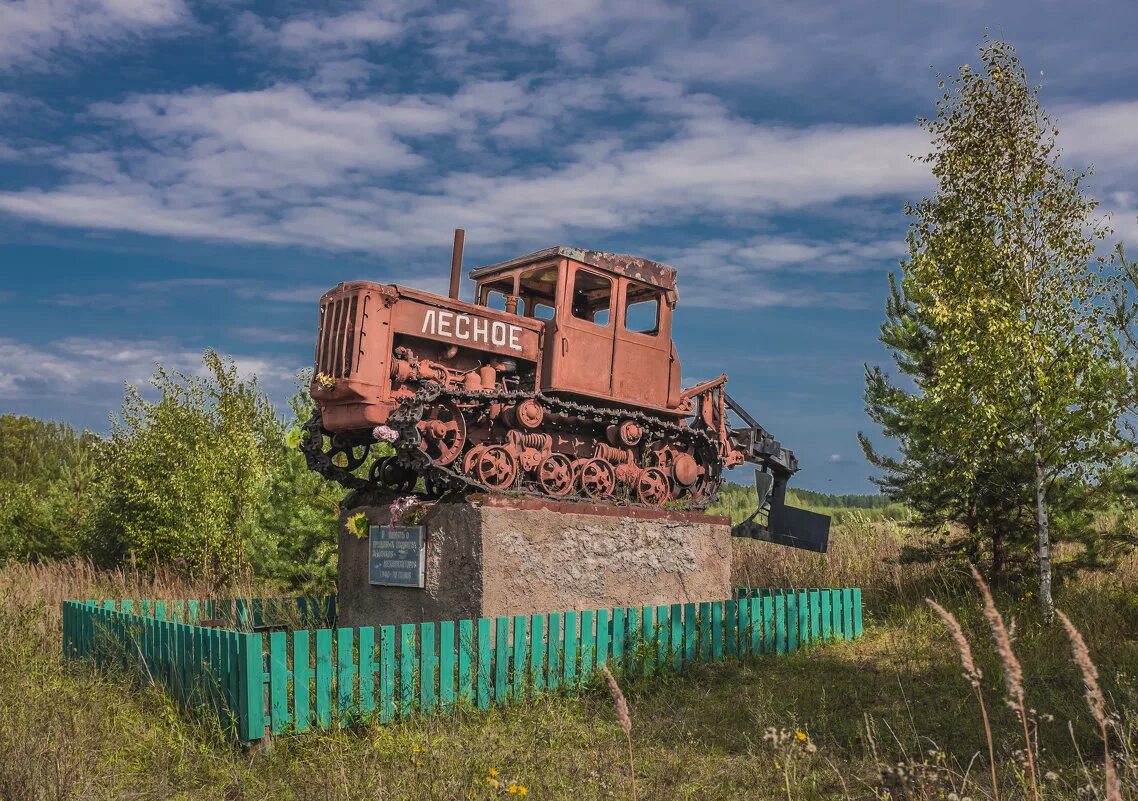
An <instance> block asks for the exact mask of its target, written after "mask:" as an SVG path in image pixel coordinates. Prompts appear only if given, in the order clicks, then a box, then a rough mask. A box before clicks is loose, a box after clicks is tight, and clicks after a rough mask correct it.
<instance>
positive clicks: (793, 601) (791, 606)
mask: <svg viewBox="0 0 1138 801" xmlns="http://www.w3.org/2000/svg"><path fill="white" fill-rule="evenodd" d="M797 650H798V593H796V592H794V591H793V590H791V591H788V592H787V593H786V652H787V653H788V654H792V653H794V652H795V651H797Z"/></svg>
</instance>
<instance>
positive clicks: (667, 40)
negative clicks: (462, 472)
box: [0, 0, 1138, 492]
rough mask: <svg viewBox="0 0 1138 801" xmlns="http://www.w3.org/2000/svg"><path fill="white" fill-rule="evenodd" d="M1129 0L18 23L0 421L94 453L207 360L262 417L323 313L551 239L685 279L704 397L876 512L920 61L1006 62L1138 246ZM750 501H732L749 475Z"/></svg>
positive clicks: (134, 6)
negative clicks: (888, 333) (111, 423)
mask: <svg viewBox="0 0 1138 801" xmlns="http://www.w3.org/2000/svg"><path fill="white" fill-rule="evenodd" d="M1136 25H1138V4H1135V3H1133V2H1132V1H1131V0H1116V2H1085V3H1069V2H1054V3H1052V2H992V3H988V2H968V1H967V0H964V1H963V2H961V0H954V2H948V3H941V2H919V1H915V2H909V3H904V4H899V3H864V2H845V3H828V2H814V1H813V0H804V1H803V2H794V3H786V2H779V3H767V2H756V3H750V4H735V3H708V4H698V3H683V4H673V3H668V2H662V1H657V0H645V2H625V1H624V0H617V1H616V2H608V3H602V2H599V0H557V1H556V2H548V1H547V0H501V1H500V2H497V3H489V4H486V5H484V6H477V5H475V4H461V5H447V4H422V3H416V2H407V3H387V2H377V3H362V4H361V3H334V4H326V5H325V4H318V3H279V2H278V3H249V2H240V1H238V2H231V3H220V2H213V1H211V0H207V2H200V3H196V2H192V0H18V1H17V2H9V1H8V0H0V279H2V280H0V412H18V413H25V414H34V415H39V416H44V417H53V418H60V419H66V420H68V421H70V422H72V423H75V424H77V425H80V426H90V427H92V428H95V429H98V430H105V429H106V427H107V422H106V421H107V416H108V413H109V412H110V411H112V410H113V409H116V408H117V407H118V405H119V401H120V399H121V395H122V384H123V382H124V381H127V382H132V383H136V384H137V383H144V382H145V381H146V378H147V376H148V375H149V374H150V373H151V371H152V369H153V366H154V364H155V362H161V363H163V364H165V365H168V366H171V367H176V368H182V369H185V370H193V369H195V365H196V364H197V363H198V359H199V355H200V353H201V351H202V350H203V349H204V348H206V347H216V348H218V349H220V350H222V351H224V352H227V353H230V354H232V355H233V356H234V357H235V358H237V360H238V363H239V364H240V365H241V367H242V369H244V370H247V371H255V372H256V373H257V374H258V375H259V376H260V377H261V379H262V380H263V382H264V383H265V385H266V387H267V388H268V389H269V391H270V392H271V394H272V395H273V397H274V398H275V399H277V400H281V399H283V398H284V397H286V396H287V395H288V394H289V393H290V391H291V390H292V388H293V386H294V384H295V379H294V375H295V373H296V371H297V370H298V369H300V368H302V367H304V366H306V365H307V364H308V362H309V361H310V359H311V350H312V340H313V338H314V326H315V319H316V318H315V305H316V300H317V298H318V297H319V295H320V294H321V292H322V291H324V290H325V289H327V288H328V287H330V286H332V285H333V284H335V283H336V282H338V281H341V280H348V279H354V278H372V279H380V280H391V281H395V282H399V283H406V284H409V285H414V286H419V287H425V288H429V289H434V290H437V291H445V284H446V274H447V269H448V263H449V248H450V237H451V232H452V229H454V228H455V227H464V228H465V229H466V231H467V243H468V245H467V251H466V253H467V265H468V266H475V265H477V264H485V263H489V262H492V261H496V260H500V259H503V258H508V257H510V256H514V255H519V254H521V253H526V252H530V251H533V250H537V249H540V248H543V247H547V246H549V245H553V244H559V243H560V244H571V245H579V246H583V247H589V248H603V249H609V250H618V251H624V252H629V253H635V254H638V255H643V256H647V257H650V258H654V259H658V260H661V261H665V262H668V263H670V264H673V265H674V266H676V267H677V268H678V269H679V271H680V279H679V280H680V295H681V299H680V308H679V311H678V313H677V322H676V332H675V336H676V340H677V346H678V348H679V351H680V357H681V361H682V362H683V366H684V375H685V377H686V378H687V380H688V381H689V382H690V381H696V380H700V379H704V378H708V377H712V376H714V375H717V374H718V373H720V372H724V371H725V372H728V373H729V374H730V376H731V381H730V384H729V390H730V392H731V393H732V395H734V396H735V397H736V398H737V399H738V400H739V401H741V402H742V403H743V404H744V405H745V406H746V407H747V408H748V409H750V410H751V411H752V413H753V414H755V415H756V417H758V419H759V420H760V421H761V422H762V423H763V424H764V425H766V426H767V427H768V428H769V429H770V430H772V431H773V432H774V433H775V434H776V435H777V436H779V437H780V438H781V439H782V441H783V443H784V444H786V445H788V446H789V447H791V448H793V449H795V450H796V451H797V452H798V454H799V457H800V460H801V462H802V464H803V465H804V470H803V472H802V474H801V475H800V476H799V478H798V479H797V481H796V483H797V484H798V485H799V486H805V487H810V488H814V489H818V490H823V491H842V492H844V491H869V490H870V489H871V485H870V484H869V482H868V481H867V476H868V475H869V473H870V469H869V467H868V466H867V465H866V464H865V462H864V460H863V459H862V457H861V455H860V452H859V450H858V447H857V442H856V432H857V431H858V430H862V429H868V430H870V431H872V429H869V428H868V426H869V424H868V421H867V420H866V418H865V415H864V412H863V407H862V400H861V391H862V376H863V364H864V363H865V362H872V363H880V362H882V361H883V360H884V359H885V358H886V355H885V354H884V353H883V352H882V350H881V348H880V346H879V345H878V344H877V343H876V335H877V328H878V325H879V324H880V321H881V318H882V308H883V302H884V295H885V291H886V276H887V273H888V272H889V270H890V269H893V268H895V267H896V264H897V261H898V259H899V258H900V257H901V256H902V255H903V253H904V233H905V225H906V221H905V218H904V216H903V212H902V209H903V205H904V203H905V201H906V200H916V199H918V198H919V197H921V196H922V195H923V194H925V193H927V192H928V191H929V190H930V189H931V185H930V181H929V177H928V175H927V172H926V170H925V168H924V167H923V166H922V165H920V164H918V163H915V162H914V161H912V160H911V159H910V158H909V154H912V153H918V152H920V151H922V149H923V148H924V146H925V144H924V139H923V137H922V135H921V132H920V130H919V129H918V128H917V127H916V125H915V124H914V120H915V118H916V117H918V116H921V115H926V114H930V113H932V109H933V101H934V98H935V96H936V94H937V90H936V76H935V74H934V71H933V70H932V69H930V67H933V66H935V67H936V68H937V69H940V70H941V71H944V72H952V71H954V70H955V69H957V68H958V67H959V65H960V64H962V63H967V62H975V60H976V46H977V44H978V42H979V41H980V39H981V37H982V36H983V34H984V32H985V31H990V32H991V33H992V34H993V35H996V36H1003V37H1006V38H1008V39H1009V40H1010V41H1012V42H1013V43H1014V44H1015V45H1016V46H1017V47H1018V48H1019V51H1020V54H1021V56H1022V57H1023V59H1024V62H1025V65H1026V66H1027V67H1028V69H1029V71H1030V72H1031V73H1032V74H1033V75H1039V74H1040V73H1042V80H1043V83H1044V102H1045V104H1046V105H1047V107H1048V108H1049V109H1050V110H1051V111H1052V113H1053V115H1054V116H1055V118H1056V119H1057V121H1058V123H1059V125H1060V127H1061V129H1062V131H1063V135H1062V138H1061V144H1062V146H1063V150H1064V155H1065V160H1066V162H1067V163H1068V165H1069V166H1072V167H1084V166H1087V165H1089V164H1092V163H1093V164H1094V166H1095V167H1096V170H1097V171H1096V175H1095V177H1094V178H1093V180H1092V182H1091V187H1092V189H1093V191H1094V192H1095V194H1096V195H1097V196H1098V197H1099V199H1100V200H1101V201H1102V203H1103V210H1104V212H1107V213H1109V214H1110V215H1111V222H1112V224H1113V226H1114V228H1115V231H1116V234H1115V238H1116V239H1123V240H1127V239H1129V240H1130V241H1133V240H1134V239H1135V238H1138V222H1136V217H1138V194H1136V192H1135V179H1136V178H1138V158H1135V153H1138V84H1135V82H1134V79H1133V77H1134V75H1135V74H1136V69H1138V49H1136V48H1135V47H1134V46H1133V45H1134V39H1133V36H1134V31H1135V29H1136ZM736 478H737V479H741V480H746V476H742V475H740V476H736Z"/></svg>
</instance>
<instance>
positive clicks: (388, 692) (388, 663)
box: [379, 626, 395, 723]
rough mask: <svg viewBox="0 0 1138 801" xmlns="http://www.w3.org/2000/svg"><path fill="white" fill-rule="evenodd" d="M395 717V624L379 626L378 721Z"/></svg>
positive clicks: (386, 721)
mask: <svg viewBox="0 0 1138 801" xmlns="http://www.w3.org/2000/svg"><path fill="white" fill-rule="evenodd" d="M394 717H395V626H380V627H379V722H380V723H388V722H390V721H391V720H392V719H393V718H394Z"/></svg>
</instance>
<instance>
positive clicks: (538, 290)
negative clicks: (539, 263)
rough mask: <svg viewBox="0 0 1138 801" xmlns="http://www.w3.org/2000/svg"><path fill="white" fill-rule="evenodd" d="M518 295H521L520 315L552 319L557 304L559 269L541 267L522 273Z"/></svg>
mask: <svg viewBox="0 0 1138 801" xmlns="http://www.w3.org/2000/svg"><path fill="white" fill-rule="evenodd" d="M518 293H519V294H520V295H521V304H520V308H519V313H521V314H524V315H525V316H526V317H534V318H537V319H538V320H550V319H552V318H553V309H554V306H555V304H556V302H557V267H539V268H537V269H536V270H530V271H528V272H524V273H522V274H521V277H520V279H519V280H518Z"/></svg>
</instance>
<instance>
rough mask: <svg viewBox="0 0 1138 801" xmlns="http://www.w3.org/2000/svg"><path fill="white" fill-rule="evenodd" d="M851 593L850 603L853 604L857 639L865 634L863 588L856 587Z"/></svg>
mask: <svg viewBox="0 0 1138 801" xmlns="http://www.w3.org/2000/svg"><path fill="white" fill-rule="evenodd" d="M850 593H851V594H850V602H851V603H852V604H853V636H854V637H855V638H856V637H860V636H861V635H862V634H863V633H864V632H863V628H862V616H861V587H854V588H853V590H851V591H850Z"/></svg>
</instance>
